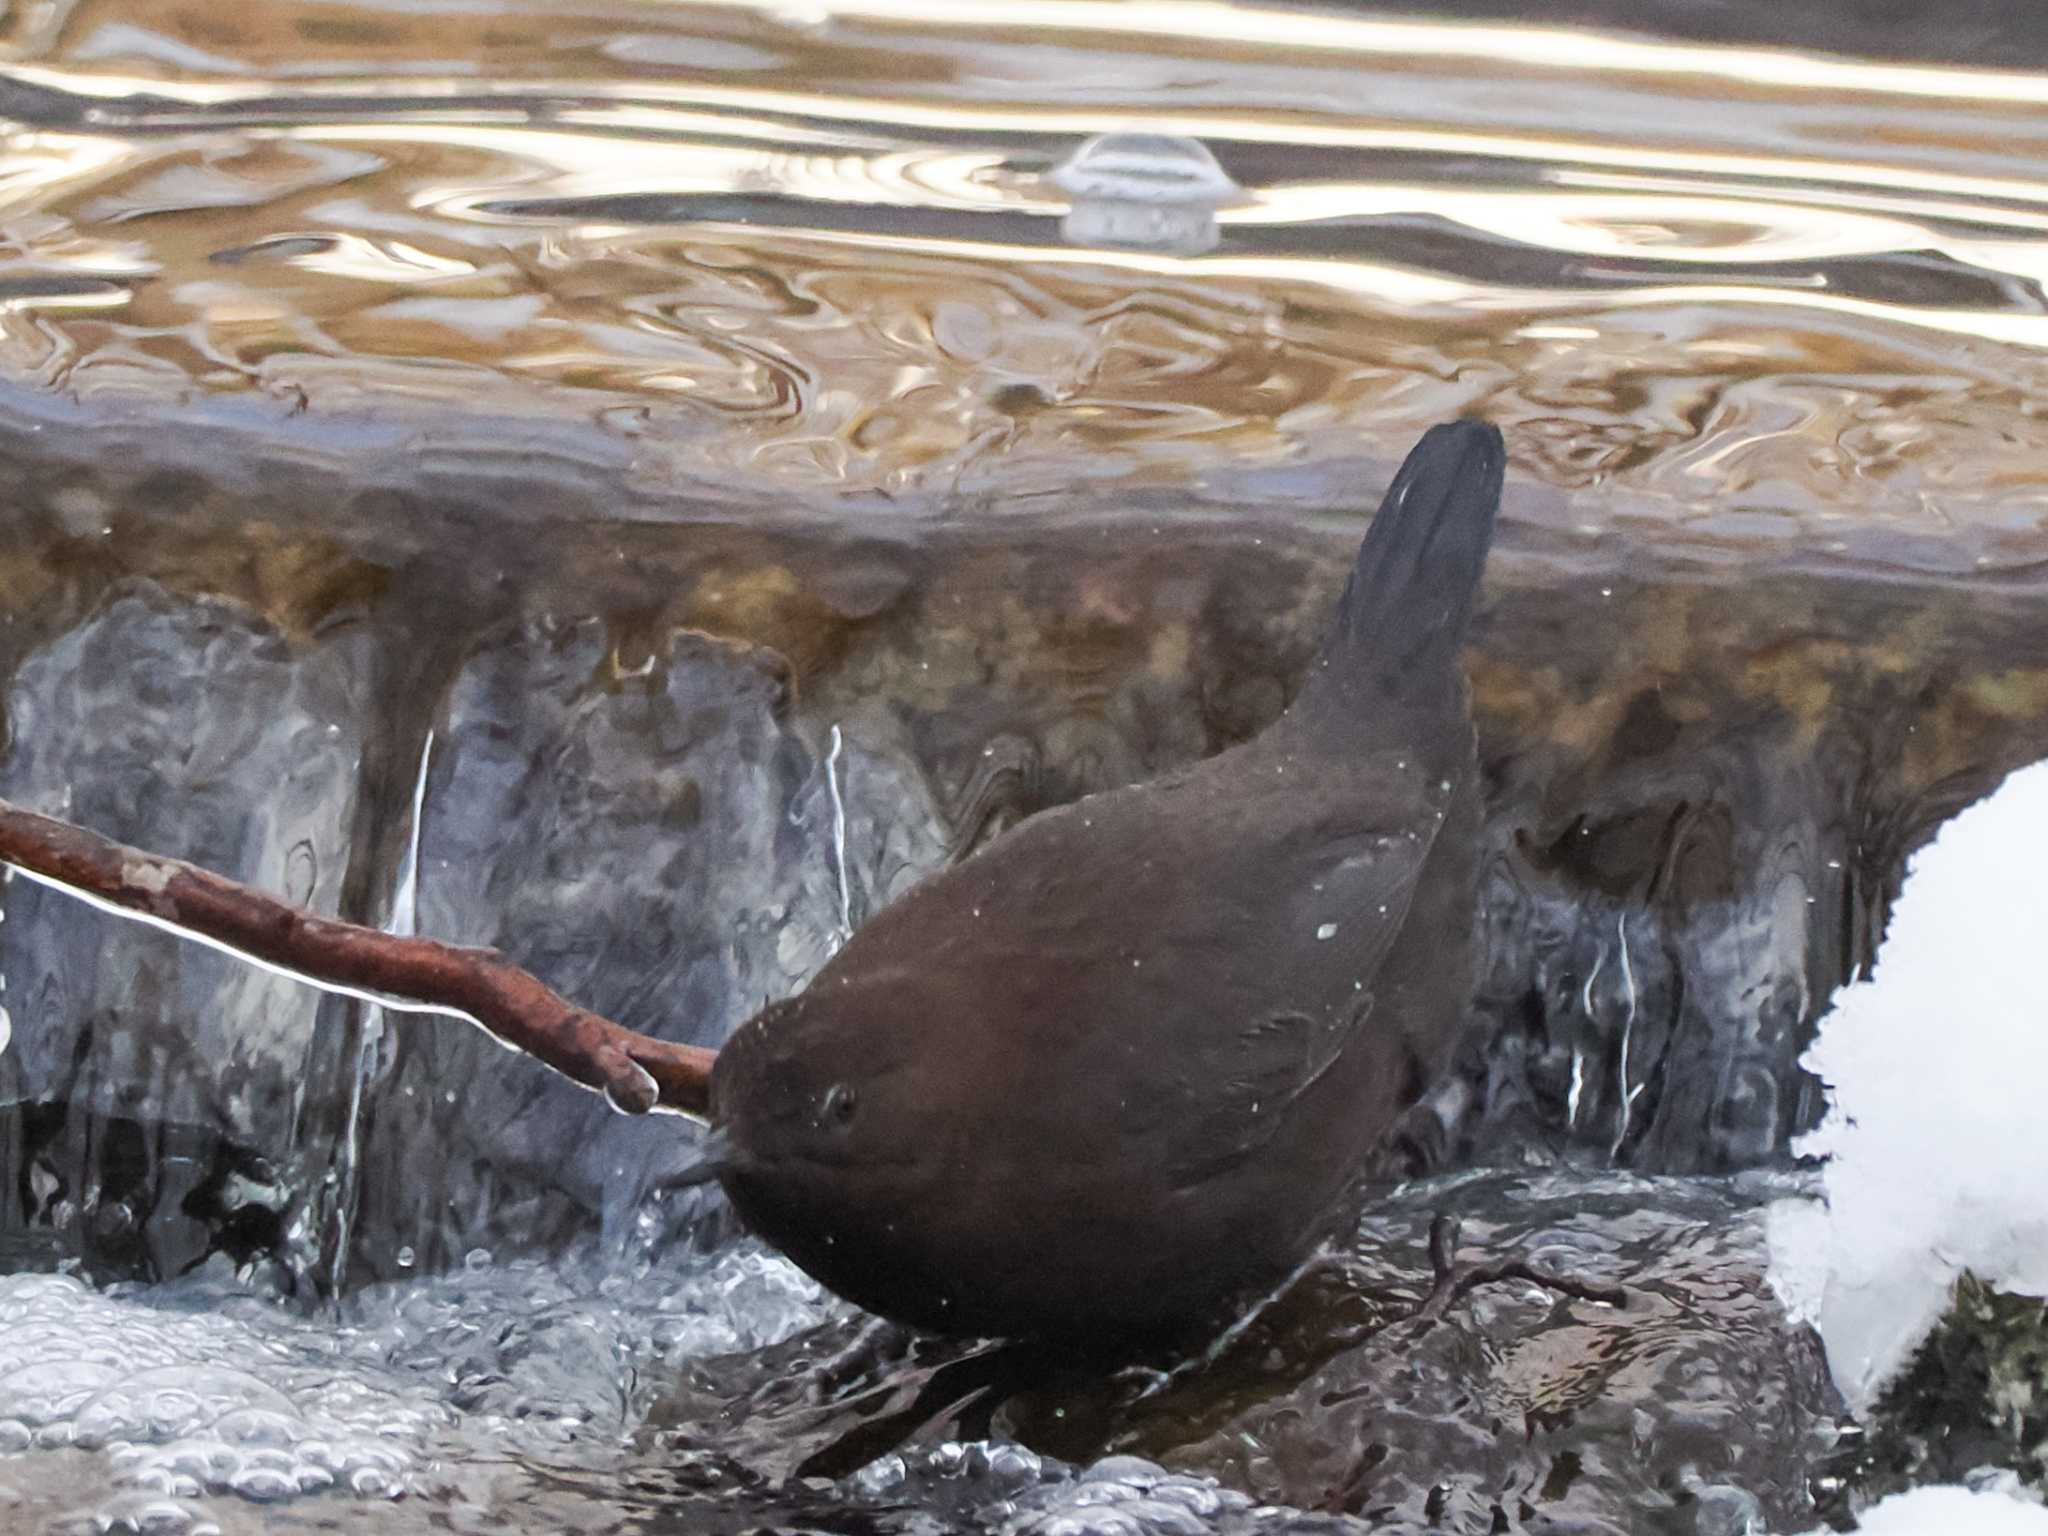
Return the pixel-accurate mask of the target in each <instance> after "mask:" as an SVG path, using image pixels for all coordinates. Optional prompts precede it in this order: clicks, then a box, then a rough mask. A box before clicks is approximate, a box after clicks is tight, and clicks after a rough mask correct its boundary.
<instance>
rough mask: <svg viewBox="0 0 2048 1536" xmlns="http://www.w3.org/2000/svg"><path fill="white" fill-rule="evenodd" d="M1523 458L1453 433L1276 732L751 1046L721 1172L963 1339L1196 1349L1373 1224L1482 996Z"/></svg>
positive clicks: (797, 1005)
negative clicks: (1511, 512)
mask: <svg viewBox="0 0 2048 1536" xmlns="http://www.w3.org/2000/svg"><path fill="white" fill-rule="evenodd" d="M1504 465H1505V449H1504V445H1503V442H1502V438H1501V435H1500V433H1499V431H1498V430H1497V429H1496V428H1494V427H1492V426H1490V425H1487V424H1484V423H1481V422H1478V421H1471V420H1464V421H1457V422H1451V423H1446V424H1443V425H1439V426H1436V427H1432V428H1431V429H1430V430H1429V431H1428V432H1427V433H1426V434H1425V435H1424V436H1423V437H1422V439H1421V441H1420V442H1419V443H1418V444H1417V445H1416V447H1415V448H1414V450H1413V451H1412V452H1411V453H1410V454H1409V455H1408V457H1407V459H1406V461H1405V462H1404V463H1403V464H1402V466H1401V469H1400V471H1399V473H1398V474H1397V475H1396V477H1395V478H1394V480H1393V482H1392V484H1391V486H1390V487H1389V489H1388V491H1387V493H1386V496H1385V499H1384V500H1383V502H1382V504H1381V505H1380V508H1379V510H1378V512H1377V513H1376V515H1375V516H1374V517H1373V519H1372V521H1371V524H1370V525H1369V527H1368V528H1367V530H1366V533H1365V535H1364V538H1363V541H1362V543H1361V544H1360V547H1359V550H1358V556H1357V560H1356V563H1355V565H1354V567H1353V569H1352V571H1351V574H1350V577H1349V580H1348V581H1347V583H1346V585H1345V587H1344V590H1343V593H1342V595H1341V597H1340V598H1339V600H1338V602H1337V605H1336V611H1335V614H1334V617H1333V620H1332V622H1331V627H1330V632H1329V634H1328V637H1327V639H1326V641H1325V642H1324V644H1323V645H1322V647H1321V649H1320V651H1319V652H1318V654H1317V655H1316V657H1315V659H1314V661H1313V663H1312V665H1311V667H1310V669H1309V672H1308V674H1307V676H1306V678H1305V680H1304V681H1303V683H1302V685H1301V686H1300V688H1299V689H1298V691H1297V692H1296V695H1295V697H1294V699H1293V700H1292V702H1291V703H1290V705H1289V706H1288V708H1287V709H1286V710H1285V711H1284V713H1283V714H1282V715H1281V716H1280V717H1279V718H1278V719H1276V720H1275V721H1274V722H1273V723H1272V724H1271V725H1270V726H1268V727H1267V728H1266V729H1265V730H1264V731H1262V732H1261V733H1260V734H1258V735H1257V736H1255V737H1253V738H1252V739H1250V740H1249V741H1246V742H1244V743H1242V744H1239V745H1237V746H1235V747H1232V748H1229V749H1227V750H1225V751H1223V752H1221V753H1219V754H1217V755H1215V756H1213V757H1210V758H1207V759H1204V760H1202V761H1199V762H1196V763H1194V764H1192V765H1189V766H1186V767H1183V768H1181V769H1179V770H1177V771H1174V772H1170V773H1168V774H1166V775H1165V776H1163V777H1160V778H1157V779H1153V780H1150V781H1147V782H1144V783H1139V784H1134V785H1129V786H1125V787H1121V788H1116V789H1110V790H1106V791H1103V792H1101V793H1097V794H1093V795H1090V796H1087V797H1085V798H1083V799H1080V800H1077V801H1074V802H1072V803H1070V804H1066V805H1063V806H1059V807H1055V808H1051V809H1048V810H1044V811H1041V812H1039V813H1038V814H1036V815H1034V816H1031V817H1029V818H1027V819H1026V820H1024V821H1023V822H1021V823H1020V824H1018V825H1017V826H1015V827H1014V828H1012V829H1011V830H1009V831H1008V832H1006V833H1004V834H1003V835H1002V836H1000V837H998V838H996V839H994V840H993V841H991V842H989V843H988V844H987V845H986V846H985V847H984V848H983V849H982V850H981V851H980V852H979V853H977V854H975V855H973V856H972V857H970V858H967V859H966V860H964V861H963V862H960V863H957V864H954V865H951V866H948V867H946V868H944V869H941V870H939V871H937V872H935V873H933V874H931V875H929V876H927V877H925V878H924V879H923V880H921V881H920V882H919V883H917V884H916V885H914V886H913V887H911V888H910V889H909V890H908V891H906V892H905V893H904V894H903V895H901V896H900V897H898V898H897V899H896V900H895V901H894V902H892V903H891V904H890V905H889V906H887V907H885V908H883V909H882V910H881V911H879V912H878V913H876V914H875V915H874V916H873V917H872V918H870V919H869V920H868V921H867V922H866V923H864V924H863V925H862V926H861V927H860V928H859V929H858V930H857V931H855V932H854V934H853V935H852V937H851V938H850V939H849V940H848V942H847V943H846V944H845V945H844V946H843V947H842V948H841V949H840V950H839V951H838V952H837V953H836V954H835V955H834V956H833V957H832V958H831V959H830V960H829V961H828V962H827V963H826V964H825V965H824V966H823V967H822V968H821V969H820V970H819V971H818V972H817V973H816V975H815V976H814V977H813V978H812V979H811V981H810V982H809V983H808V984H807V985H806V986H805V987H804V988H803V989H802V990H801V991H799V992H798V993H796V994H795V995H793V996H791V997H788V998H786V999H783V1000H781V1001H777V1002H773V1003H771V1004H769V1005H768V1006H767V1007H765V1008H764V1009H763V1010H762V1011H761V1012H760V1013H759V1014H757V1015H755V1016H754V1017H753V1018H751V1019H749V1020H748V1021H747V1022H745V1023H744V1024H742V1025H741V1026H740V1027H739V1028H738V1029H737V1030H735V1031H734V1033H733V1034H732V1036H731V1037H730V1038H729V1039H728V1040H727V1042H726V1043H725V1044H724V1046H723V1047H721V1048H720V1050H719V1052H718V1054H717V1058H716V1061H715V1062H714V1063H713V1064H712V1066H711V1069H710V1085H709V1098H708V1117H709V1121H710V1127H711V1129H710V1132H709V1134H708V1135H707V1137H706V1141H705V1144H704V1148H703V1152H702V1157H701V1160H700V1162H699V1163H698V1165H697V1168H696V1170H695V1172H694V1174H693V1175H692V1177H693V1178H695V1179H698V1180H701V1181H709V1180H711V1179H716V1180H717V1181H718V1182H719V1183H720V1184H721V1185H722V1186H723V1188H724V1190H725V1192H726V1195H727V1197H728V1198H729V1200H730V1201H731V1203H732V1205H733V1206H734V1208H735V1209H736V1210H737V1212H738V1213H739V1215H740V1217H741V1219H742V1220H743V1222H745V1224H746V1225H747V1226H748V1227H750V1228H751V1229H752V1230H753V1231H754V1232H755V1233H757V1234H758V1235H759V1236H760V1237H761V1238H763V1239H764V1240H765V1241H767V1242H768V1243H770V1244H771V1245H773V1246H774V1247H776V1248H778V1249H780V1250H781V1251H782V1252H783V1253H785V1254H786V1255H788V1256H789V1257H790V1258H791V1259H792V1260H793V1261H794V1262H795V1263H796V1264H797V1265H798V1266H800V1267H801V1268H802V1269H804V1270H805V1271H807V1272H808V1273H809V1274H811V1275H812V1276H813V1277H814V1278H816V1279H817V1280H818V1281H820V1282H821V1283H822V1284H824V1285H825V1286H826V1287H827V1288H829V1289H830V1290H832V1291H834V1292H836V1293H838V1294H839V1295H841V1296H843V1297H845V1298H847V1299H848V1300H850V1301H853V1302H854V1303H856V1304H858V1305H859V1306H861V1307H863V1308H865V1309H867V1310H868V1311H870V1312H873V1313H877V1314H879V1315H880V1316H882V1317H884V1318H887V1319H892V1320H894V1321H896V1322H898V1323H902V1324H905V1325H908V1326H909V1327H911V1328H914V1329H919V1330H923V1331H928V1332H936V1333H941V1334H966V1335H979V1336H994V1337H1049V1336H1063V1337H1069V1338H1075V1339H1083V1338H1090V1337H1107V1338H1133V1337H1141V1336H1150V1335H1155V1334H1162V1333H1166V1332H1170V1331H1172V1330H1175V1329H1180V1328H1185V1327H1187V1326H1190V1325H1193V1324H1197V1323H1199V1322H1200V1321H1201V1320H1203V1319H1205V1318H1209V1317H1213V1316H1216V1315H1218V1314H1219V1313H1220V1312H1221V1310H1222V1309H1224V1308H1226V1307H1228V1306H1229V1305H1230V1304H1231V1303H1232V1302H1233V1300H1235V1299H1238V1298H1241V1297H1243V1296H1244V1295H1246V1294H1248V1293H1249V1292H1251V1291H1253V1290H1254V1289H1256V1288H1258V1287H1261V1286H1268V1285H1270V1284H1271V1283H1272V1282H1273V1281H1275V1280H1277V1279H1279V1278H1281V1277H1282V1276H1284V1275H1285V1274H1286V1273H1288V1272H1289V1271H1290V1270H1291V1269H1293V1268H1294V1267H1295V1266H1297V1265H1298V1264H1300V1263H1301V1262H1302V1260H1303V1259H1304V1258H1306V1257H1307V1256H1308V1255H1309V1254H1311V1253H1312V1252H1314V1251H1315V1249H1316V1248H1317V1247H1318V1246H1319V1245H1320V1244H1321V1243H1322V1242H1323V1241H1325V1240H1326V1239H1327V1238H1328V1237H1329V1236H1331V1235H1333V1234H1334V1233H1335V1232H1336V1231H1337V1230H1339V1229H1340V1228H1341V1227H1342V1225H1343V1224H1344V1223H1345V1222H1346V1220H1347V1219H1349V1218H1352V1217H1355V1214H1356V1209H1355V1204H1356V1198H1357V1192H1358V1188H1359V1185H1360V1182H1361V1179H1362V1176H1363V1174H1364V1172H1365V1170H1366V1169H1367V1168H1368V1166H1369V1163H1370V1160H1371V1158H1372V1155H1373V1153H1374V1151H1375V1149H1376V1147H1377V1146H1378V1144H1379V1143H1381V1142H1382V1141H1383V1140H1384V1138H1385V1137H1386V1135H1387V1133H1388V1132H1389V1130H1390V1128H1391V1127H1392V1126H1393V1125H1394V1124H1395V1122H1396V1121H1397V1120H1398V1118H1399V1117H1400V1115H1401V1114H1402V1112H1403V1111H1404V1110H1405V1109H1407V1108H1408V1107H1409V1106H1411V1105H1412V1104H1413V1103H1414V1102H1415V1101H1416V1100H1417V1099H1418V1098H1420V1097H1421V1095H1422V1094H1423V1093H1424V1092H1425V1091H1427V1089H1428V1088H1429V1087H1430V1086H1431V1085H1432V1084H1433V1082H1434V1080H1435V1079H1437V1078H1438V1077H1439V1076H1440V1075H1441V1074H1442V1072H1443V1071H1444V1070H1445V1068H1446V1067H1447V1065H1448V1061H1449V1057H1450V1055H1451V1053H1452V1050H1453V1047H1454V1046H1455V1043H1456V1041H1457V1039H1458V1037H1459V1034H1460V1031H1461V1027H1462V1022H1463V1015H1464V1010H1465V1006H1466V1004H1467V1002H1468V1000H1469V996H1470V991H1471V986H1472V943H1473V940H1472V934H1473V928H1474V913H1475V907H1476V904H1477V896H1478V874H1479V850H1480V831H1481V817H1482V810H1483V807H1482V794H1481V785H1480V782H1479V773H1478V767H1477V754H1476V746H1475V739H1474V732H1473V726H1472V720H1471V711H1470V705H1469V697H1468V688H1467V684H1466V680H1465V675H1464V671H1463V666H1462V662H1461V650H1462V647H1463V643H1464V638H1465V635H1466V631H1467V629H1468V627H1469V623H1470V620H1471V616H1472V613H1473V610H1474V606H1475V604H1476V602H1477V600H1478V593H1479V589H1480V582H1481V577H1482V575H1483V572H1484V569H1485V565H1486V559H1487V552H1488V549H1489V547H1490V545H1491V542H1492V538H1493V530H1494V524H1495V521H1496V519H1497V516H1498V512H1499V506H1500V496H1501V486H1502V477H1503V472H1504Z"/></svg>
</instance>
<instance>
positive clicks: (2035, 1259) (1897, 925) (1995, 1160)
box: [1771, 763, 2048, 1529]
mask: <svg viewBox="0 0 2048 1536" xmlns="http://www.w3.org/2000/svg"><path fill="white" fill-rule="evenodd" d="M2044 848H2048V763H2038V764H2035V765H2034V766H2032V767H2029V768H2023V769H2021V770H2019V771H2018V772H2016V773H2014V774H2012V775H2011V776H2010V777H2009V778H2007V779H2006V781H2005V782H2004V783H2003V784H2002V785H2000V786H1999V788H1998V789H1997V791H1996V792H1995V793H1993V794H1991V795H1989V796H1987V797H1986V798H1985V799H1983V800H1981V801H1979V802H1977V803H1976V804H1975V805H1972V806H1970V807H1969V808H1968V809H1966V810H1964V811H1963V812H1961V813H1960V814H1959V815H1957V816H1956V817H1955V818H1954V819H1953V820H1952V821H1950V822H1949V823H1948V824H1947V825H1946V826H1944V827H1943V828H1942V829H1941V831H1940V833H1939V834H1938V835H1937V836H1936V838H1935V839H1934V841H1933V842H1932V843H1930V844H1929V845H1928V846H1927V847H1925V848H1923V849H1922V850H1921V851H1920V852H1919V853H1918V854H1917V855H1915V856H1914V858H1913V859H1912V861H1911V863H1910V864H1909V866H1908V870H1907V876H1906V880H1905V885H1904V888H1903V889H1902V890H1901V892H1900V894H1899V899H1898V901H1897V903H1896V904H1895V906H1894V908H1893V911H1892V916H1891V925H1890V929H1889V931H1888V932H1887V934H1886V936H1885V940H1884V944H1883V947H1882V948H1881V949H1880V950H1879V951H1878V956H1877V960H1876V964H1875V965H1874V966H1873V968H1872V970H1871V973H1870V975H1869V976H1868V977H1867V978H1866V979H1863V980H1861V981H1857V982H1852V983H1851V984H1850V985H1848V986H1845V987H1843V988H1842V989H1841V990H1840V991H1839V992H1837V993H1836V994H1835V998H1834V1001H1833V1005H1832V1007H1831V1008H1830V1009H1829V1011H1828V1013H1827V1014H1826V1016H1825V1017H1824V1018H1822V1020H1821V1021H1820V1027H1819V1034H1818V1037H1817V1038H1816V1039H1815V1041H1814V1043H1813V1045H1812V1046H1811V1047H1810V1048H1809V1049H1808V1051H1807V1053H1806V1055H1805V1057H1804V1058H1803V1059H1804V1062H1805V1064H1806V1066H1807V1067H1808V1068H1809V1069H1810V1070H1812V1071H1813V1072H1814V1073H1816V1074H1817V1075H1818V1076H1819V1077H1820V1078H1821V1079H1822V1080H1823V1081H1824V1082H1825V1083H1826V1084H1827V1086H1828V1092H1829V1109H1828V1113H1827V1118H1826V1119H1825V1121H1824V1122H1823V1123H1822V1125H1821V1126H1820V1128H1819V1129H1818V1130H1816V1131H1815V1132H1814V1133H1813V1134H1812V1135H1810V1136H1807V1137H1805V1138H1803V1139H1802V1140H1801V1141H1800V1142H1799V1143H1798V1144H1797V1150H1799V1151H1800V1152H1802V1153H1809V1154H1819V1155H1821V1156H1824V1157H1826V1158H1827V1159H1828V1162H1827V1165H1826V1170H1825V1175H1824V1194H1825V1201H1826V1205H1825V1210H1824V1211H1816V1210H1814V1209H1811V1208H1808V1209H1805V1210H1802V1209H1799V1208H1797V1207H1786V1208H1781V1209H1779V1210H1778V1211H1776V1212H1774V1213H1773V1219H1772V1221H1771V1247H1772V1268H1773V1275H1772V1278H1773V1282H1774V1284H1775V1285H1776V1287H1777V1289H1778V1291H1779V1294H1780V1295H1781V1296H1783V1297H1784V1298H1785V1300H1786V1303H1787V1305H1788V1306H1789V1307H1790V1308H1791V1309H1792V1310H1793V1312H1794V1313H1795V1315H1798V1316H1800V1317H1803V1318H1806V1319H1808V1320H1810V1321H1812V1322H1814V1323H1815V1324H1816V1326H1817V1327H1818V1328H1819V1330H1820V1335H1821V1338H1822V1340H1823V1341H1824V1342H1825V1344H1826V1346H1827V1354H1828V1363H1829V1366H1830V1368H1831V1369H1832V1371H1833V1373H1834V1377H1835V1381H1836V1384H1837V1385H1838V1386H1840V1388H1841V1389H1842V1392H1843V1395H1844V1396H1845V1397H1846V1398H1847V1399H1848V1401H1849V1404H1850V1406H1851V1407H1852V1408H1853V1409H1854V1410H1856V1411H1857V1412H1858V1413H1861V1412H1863V1411H1864V1410H1865V1409H1867V1408H1868V1407H1869V1405H1870V1404H1871V1402H1872V1401H1873V1400H1874V1399H1875V1397H1876V1396H1877V1394H1878V1393H1879V1392H1881V1391H1882V1390H1883V1388H1884V1387H1885V1385H1886V1384H1887V1383H1889V1381H1890V1380H1891V1379H1892V1377H1893V1376H1894V1375H1895V1374H1896V1373H1897V1371H1898V1370H1899V1368H1900V1367H1901V1366H1902V1365H1903V1364H1904V1363H1905V1362H1906V1360H1907V1359H1908V1358H1909V1356H1910V1355H1911V1354H1912V1352H1913V1350H1914V1349H1915V1348H1916V1347H1917V1346H1918V1345H1919V1344H1920V1342H1921V1341H1922V1340H1923V1339H1925V1338H1926V1336H1927V1334H1928V1332H1929V1330H1930V1329H1932V1327H1933V1326H1934V1324H1935V1322H1936V1321H1937V1320H1938V1319H1939V1318H1940V1316H1941V1314H1942V1312H1943V1311H1944V1310H1945V1309H1946V1307H1947V1305H1948V1299H1949V1295H1950V1291H1951V1287H1952V1286H1953V1285H1954V1282H1955V1280H1956V1278H1957V1276H1958V1275H1959V1274H1961V1272H1962V1271H1964V1270H1965V1269H1967V1270H1970V1271H1971V1272H1973V1273H1975V1274H1976V1275H1977V1276H1978V1277H1979V1278H1980V1279H1982V1280H1983V1281H1985V1282H1986V1283H1987V1284H1989V1285H1991V1286H1993V1287H1995V1288H1997V1289H1998V1290H2001V1291H2006V1292H2014V1293H2020V1294H2025V1295H2030V1296H2044V1295H2048V1199H2044V1198H2043V1191H2044V1190H2048V1136H2043V1135H2041V1134H2040V1133H2039V1131H2038V1129H2037V1127H2038V1125H2039V1123H2040V1114H2041V1104H2042V1099H2043V1084H2048V964H2044V960H2048V893H2044V891H2043V888H2042V850H2043V849H2044ZM2013 1528H2014V1529H2017V1527H2013ZM2034 1528H2036V1527H2029V1529H2034ZM2039 1528H2041V1529H2048V1526H2044V1527H2039ZM1900 1529H1903V1527H1901V1528H1900Z"/></svg>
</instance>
